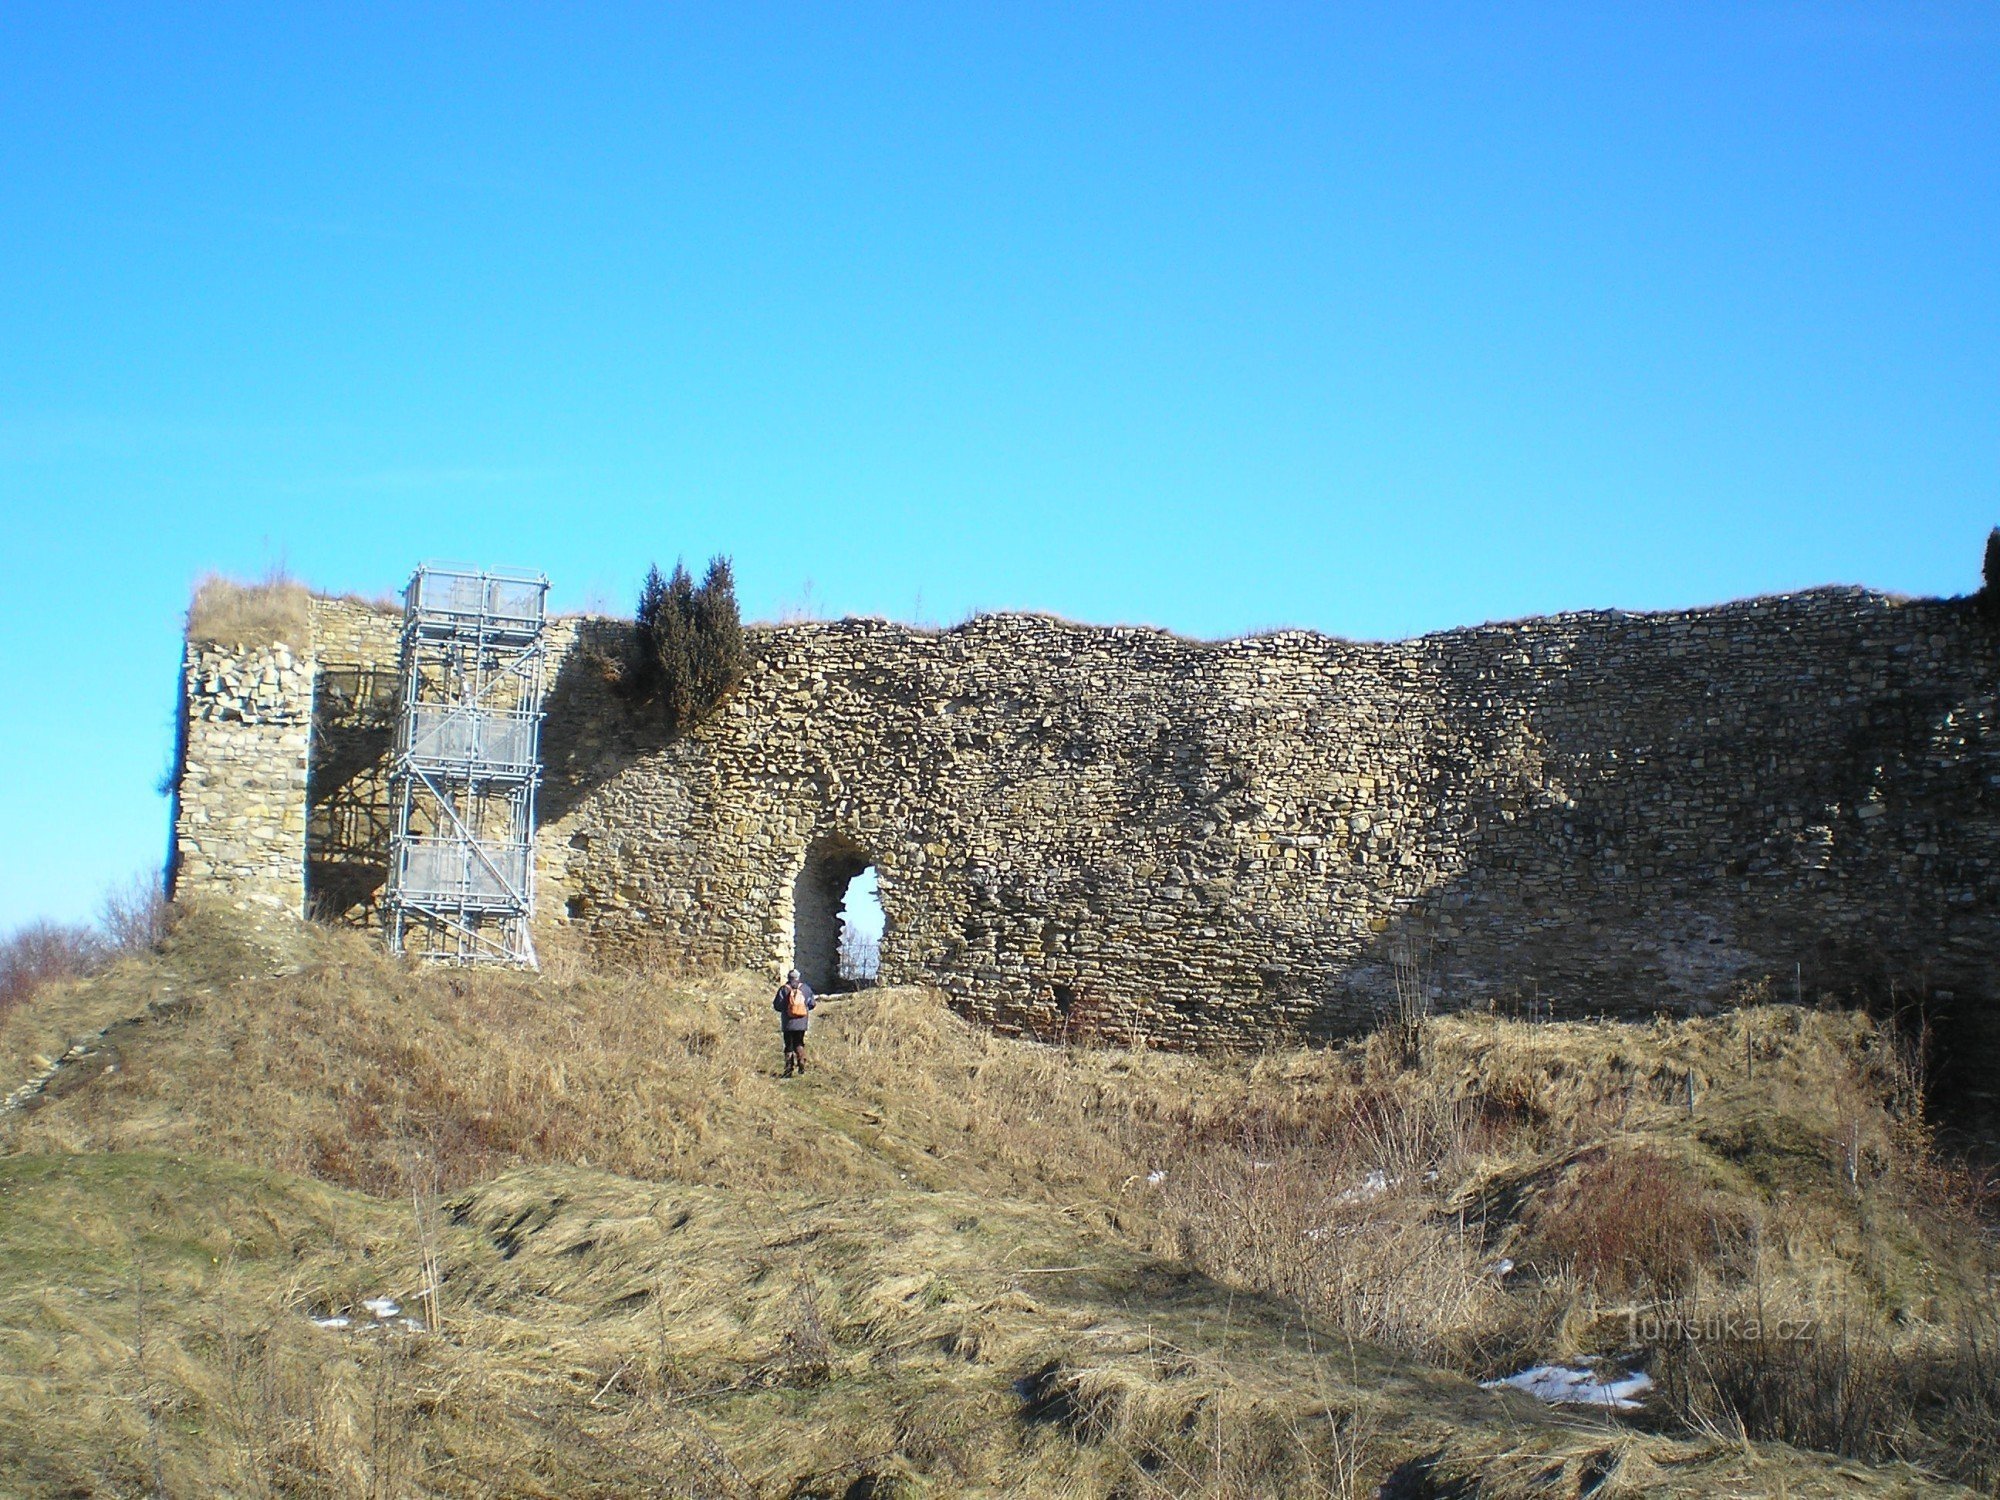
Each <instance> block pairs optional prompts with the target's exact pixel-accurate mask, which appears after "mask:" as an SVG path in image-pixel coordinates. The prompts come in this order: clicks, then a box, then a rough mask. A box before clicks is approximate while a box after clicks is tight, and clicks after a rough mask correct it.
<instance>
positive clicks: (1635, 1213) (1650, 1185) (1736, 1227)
mask: <svg viewBox="0 0 2000 1500" xmlns="http://www.w3.org/2000/svg"><path fill="white" fill-rule="evenodd" d="M1531 1227H1532V1229H1533V1232H1534V1238H1535V1243H1536V1246H1537V1258H1538V1259H1540V1260H1541V1261H1543V1262H1544V1263H1545V1266H1546V1268H1548V1269H1554V1268H1556V1267H1558V1266H1567V1267H1569V1268H1571V1269H1572V1270H1573V1271H1574V1272H1575V1274H1576V1276H1577V1278H1578V1279H1579V1280H1580V1281H1582V1282H1584V1283H1586V1284H1588V1285H1591V1286H1594V1287H1596V1288H1597V1289H1598V1290H1599V1291H1600V1292H1602V1293H1605V1294H1608V1295H1618V1294H1622V1293H1625V1292H1631V1291H1653V1290H1675V1289H1679V1288H1681V1287H1685V1286H1686V1285H1687V1284H1688V1283H1689V1281H1690V1280H1691V1279H1692V1278H1693V1276H1694V1274H1695V1273H1696V1271H1697V1270H1699V1269H1700V1268H1701V1267H1703V1266H1706V1265H1710V1264H1713V1263H1714V1262H1716V1261H1717V1260H1718V1259H1719V1258H1721V1257H1723V1256H1725V1255H1726V1254H1728V1253H1729V1252H1730V1251H1732V1250H1734V1249H1736V1248H1738V1247H1740V1246H1741V1245H1742V1244H1743V1242H1744V1238H1745V1234H1746V1226H1745V1225H1744V1224H1743V1222H1742V1221H1741V1219H1740V1218H1739V1217H1738V1216H1737V1214H1736V1213H1735V1212H1734V1211H1732V1210H1730V1209H1729V1208H1727V1207H1725V1206H1724V1205H1723V1204H1722V1203H1721V1202H1720V1200H1719V1199H1717V1198H1716V1197H1715V1195H1714V1194H1712V1193H1710V1192H1708V1191H1707V1190H1706V1189H1705V1188H1704V1187H1703V1186H1702V1184H1701V1183H1700V1182H1699V1181H1697V1180H1696V1179H1695V1177H1694V1176H1693V1174H1692V1173H1690V1172H1689V1171H1688V1169H1687V1168H1686V1167H1684V1166H1683V1165H1681V1163H1679V1162H1677V1161H1675V1160H1674V1159H1673V1158H1672V1157H1670V1156H1667V1155H1665V1154H1664V1153H1662V1152H1660V1151H1656V1150H1653V1149H1651V1148H1646V1147H1642V1148H1639V1149H1637V1150H1620V1149H1615V1148H1598V1149H1595V1150H1593V1151H1591V1152H1590V1153H1589V1154H1587V1155H1586V1156H1585V1157H1584V1158H1583V1160H1582V1161H1581V1162H1580V1163H1579V1164H1578V1165H1577V1168H1576V1170H1575V1173H1574V1175H1573V1176H1571V1177H1570V1178H1569V1179H1568V1180H1567V1181H1566V1182H1563V1183H1561V1184H1559V1185H1558V1186H1557V1187H1556V1188H1555V1189H1554V1190H1552V1191H1551V1192H1550V1193H1549V1194H1548V1195H1547V1196H1546V1197H1544V1198H1543V1199H1542V1200H1541V1202H1540V1203H1539V1204H1537V1205H1536V1208H1535V1210H1534V1214H1533V1222H1532V1226H1531Z"/></svg>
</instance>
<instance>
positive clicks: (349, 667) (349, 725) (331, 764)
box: [306, 662, 398, 926]
mask: <svg viewBox="0 0 2000 1500" xmlns="http://www.w3.org/2000/svg"><path fill="white" fill-rule="evenodd" d="M397 701H398V674H397V669H396V667H395V666H394V665H393V664H388V665H384V664H379V663H372V662H370V663H338V662H332V663H329V662H322V663H321V664H320V668H319V678H318V681H317V683H316V685H315V690H314V694H313V738H312V761H311V766H310V769H309V770H308V772H307V775H306V815H307V842H306V850H307V856H306V910H307V911H308V913H310V914H311V915H312V916H314V917H316V918H319V919H320V920H322V921H342V922H350V923H356V924H361V925H369V926H372V925H374V924H375V923H376V922H378V921H379V920H380V910H379V904H380V899H381V892H382V886H383V883H384V882H385V881H386V880H387V879H388V874H389V865H388V851H389V839H390V835H391V833H392V832H393V831H394V827H395V816H396V810H395V799H394V797H393V795H392V793H391V789H390V784H389V757H390V753H391V751H392V749H393V747H394V743H395V736H396V710H397Z"/></svg>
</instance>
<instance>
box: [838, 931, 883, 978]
mask: <svg viewBox="0 0 2000 1500" xmlns="http://www.w3.org/2000/svg"><path fill="white" fill-rule="evenodd" d="M839 967H840V978H841V980H842V982H843V983H846V984H851V985H853V986H854V987H855V988H856V989H865V988H867V987H868V986H869V985H871V984H873V983H874V982H875V977H876V975H878V974H879V973H881V971H882V943H881V940H880V939H879V938H874V937H870V936H869V935H868V934H867V933H865V932H863V931H862V930H861V929H860V928H858V927H856V926H855V925H854V924H853V923H852V922H842V923H841V924H840V961H839Z"/></svg>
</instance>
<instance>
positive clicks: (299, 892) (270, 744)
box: [168, 641, 317, 914]
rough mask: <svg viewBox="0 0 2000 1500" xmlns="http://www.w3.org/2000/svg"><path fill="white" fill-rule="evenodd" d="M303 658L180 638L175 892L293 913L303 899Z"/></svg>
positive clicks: (282, 650)
mask: <svg viewBox="0 0 2000 1500" xmlns="http://www.w3.org/2000/svg"><path fill="white" fill-rule="evenodd" d="M316 673H317V663H316V662H315V661H314V659H313V657H312V654H311V653H310V652H296V653H295V652H294V651H293V649H292V647H290V646H288V645H283V644H278V645H270V646H250V647H223V646H211V645H204V644H201V643H198V642H194V641H189V642H188V643H187V648H186V652H185V654H184V656H183V658H182V666H181V744H180V765H179V769H178V774H177V776H176V779H175V788H174V846H173V857H172V859H171V860H170V861H169V867H168V884H169V888H170V889H171V890H172V891H174V892H175V893H179V892H183V891H191V890H220V891H225V892H228V893H229V894H231V895H233V896H235V897H236V898H237V899H238V900H241V901H254V902H256V903H257V904H259V905H261V906H274V907H279V908H281V909H283V910H286V911H289V912H292V913H294V914H297V913H299V912H300V911H302V909H303V905H304V900H305V863H306V765H307V758H308V753H309V742H310V738H311V726H312V713H313V682H314V678H315V676H316Z"/></svg>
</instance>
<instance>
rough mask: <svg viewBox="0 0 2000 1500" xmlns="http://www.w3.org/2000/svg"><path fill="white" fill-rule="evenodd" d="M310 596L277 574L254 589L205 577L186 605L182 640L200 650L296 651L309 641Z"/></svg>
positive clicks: (292, 580) (214, 576) (296, 583)
mask: <svg viewBox="0 0 2000 1500" xmlns="http://www.w3.org/2000/svg"><path fill="white" fill-rule="evenodd" d="M311 605H312V596H311V594H310V593H309V592H308V591H307V589H306V586H305V585H304V584H303V583H300V582H299V581H298V580H297V579H296V578H293V577H291V576H289V575H288V574H286V573H285V572H284V571H283V570H282V569H273V570H272V571H271V572H269V573H267V574H266V575H265V576H264V578H263V580H262V581H261V582H258V583H239V582H237V581H236V580H235V579H233V578H224V577H223V576H222V575H221V574H219V573H210V574H209V575H208V576H207V577H205V578H203V579H202V580H201V582H200V583H198V584H196V585H195V591H194V599H193V601H192V602H191V603H190V604H189V605H188V617H187V634H188V639H189V640H191V641H195V642H198V643H200V644H201V645H204V646H228V647H236V648H243V647H249V646H274V645H277V644H279V643H280V642H282V643H284V644H285V645H288V646H295V647H302V646H304V645H306V644H307V642H308V641H309V640H310V639H311V636H312V610H311Z"/></svg>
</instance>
